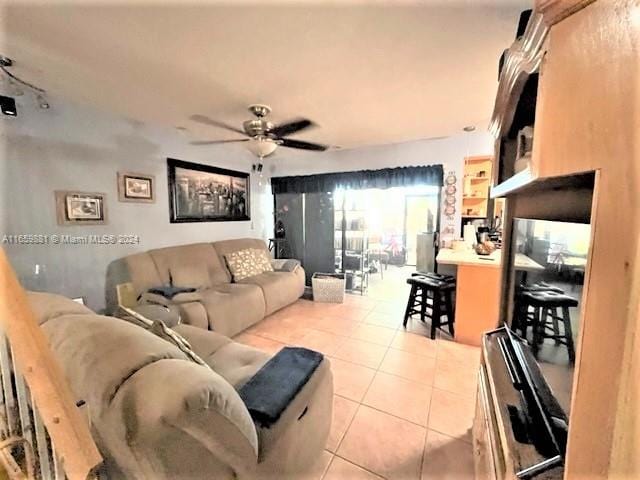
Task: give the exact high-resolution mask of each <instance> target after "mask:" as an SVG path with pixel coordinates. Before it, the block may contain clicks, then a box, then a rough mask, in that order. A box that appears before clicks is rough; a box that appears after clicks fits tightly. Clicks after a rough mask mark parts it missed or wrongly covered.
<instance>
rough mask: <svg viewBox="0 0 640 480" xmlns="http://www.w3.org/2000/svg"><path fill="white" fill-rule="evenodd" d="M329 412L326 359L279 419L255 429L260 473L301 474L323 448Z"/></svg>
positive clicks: (330, 394)
mask: <svg viewBox="0 0 640 480" xmlns="http://www.w3.org/2000/svg"><path fill="white" fill-rule="evenodd" d="M332 409H333V376H332V374H331V366H330V363H329V360H328V359H327V358H326V357H325V359H324V360H323V361H322V363H320V365H319V366H318V368H317V369H316V371H315V372H314V373H313V375H312V376H311V378H310V379H309V381H308V382H307V384H306V385H305V386H304V387H303V388H302V390H300V392H298V394H297V395H296V396H295V398H294V399H293V401H292V402H291V403H290V404H289V406H288V407H287V409H286V410H285V411H284V412H283V413H282V415H281V417H280V419H279V420H278V421H277V422H275V423H274V424H273V425H271V426H270V427H268V428H263V427H260V426H258V427H256V428H257V431H258V442H259V445H260V453H259V462H260V464H261V465H260V469H261V471H279V472H287V473H290V474H294V473H296V472H302V471H304V470H305V469H306V468H308V465H310V464H311V463H312V462H313V460H314V459H315V458H317V456H318V455H320V454H321V453H322V450H323V449H324V448H325V445H326V442H327V438H328V436H329V430H330V428H331V418H332Z"/></svg>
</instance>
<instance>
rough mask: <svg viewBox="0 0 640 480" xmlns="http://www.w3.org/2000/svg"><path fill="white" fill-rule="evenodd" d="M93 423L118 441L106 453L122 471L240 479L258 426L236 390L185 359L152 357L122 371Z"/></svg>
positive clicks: (250, 462)
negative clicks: (127, 371) (132, 372)
mask: <svg viewBox="0 0 640 480" xmlns="http://www.w3.org/2000/svg"><path fill="white" fill-rule="evenodd" d="M94 424H95V426H96V427H97V429H98V430H99V431H100V434H101V435H102V434H103V432H107V434H108V435H109V436H110V437H111V438H110V440H111V441H110V442H109V443H110V445H117V446H120V447H122V448H118V449H116V450H111V449H110V451H109V454H110V456H112V457H114V459H115V460H116V463H117V465H118V467H119V468H120V469H121V470H122V471H123V472H124V474H125V477H126V478H154V479H169V478H205V477H206V476H208V475H210V473H211V472H219V473H220V478H223V477H225V474H224V472H228V474H229V477H232V476H233V475H234V474H241V475H239V476H240V477H241V478H243V477H245V476H246V475H242V474H244V473H247V472H250V471H252V470H253V469H255V466H256V463H257V451H258V440H257V433H256V430H255V427H254V425H253V422H252V420H251V417H250V416H249V412H248V411H247V410H246V408H245V407H244V404H243V403H242V401H241V400H240V397H239V396H238V394H237V392H236V391H235V390H234V388H233V387H232V386H231V385H230V384H229V383H228V382H227V381H226V380H224V379H223V378H222V377H221V376H220V375H218V374H217V373H215V372H213V371H211V370H209V369H207V368H204V367H202V366H199V365H196V364H194V363H192V362H188V361H185V360H175V359H168V360H160V361H156V362H154V363H152V364H150V365H147V366H146V367H144V368H143V369H142V370H140V371H138V372H137V373H136V374H135V375H133V376H131V377H130V378H128V379H127V380H126V381H125V382H124V383H123V384H122V385H121V386H120V388H119V390H118V392H117V393H116V395H115V396H114V398H113V400H112V401H111V403H110V404H109V405H108V407H107V410H106V411H105V412H104V414H103V415H100V416H99V417H98V418H96V420H95V422H94ZM141 459H144V460H142V461H141ZM141 468H144V469H146V470H145V471H144V472H141V471H140V469H141Z"/></svg>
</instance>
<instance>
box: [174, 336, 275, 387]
mask: <svg viewBox="0 0 640 480" xmlns="http://www.w3.org/2000/svg"><path fill="white" fill-rule="evenodd" d="M174 330H175V331H176V332H178V333H179V334H180V335H182V336H183V337H184V338H185V339H186V340H187V341H188V342H189V343H190V344H191V348H192V349H193V351H194V352H196V354H197V355H198V356H199V357H200V358H202V360H204V361H205V363H206V364H207V365H209V367H211V369H212V370H214V371H215V372H216V373H217V374H218V375H220V376H222V377H223V378H224V379H225V380H227V381H228V382H229V383H230V384H231V385H233V386H234V388H235V389H236V390H237V389H239V388H240V387H242V386H243V385H244V384H245V383H246V382H247V381H248V380H249V379H250V378H251V377H253V376H254V375H255V374H256V372H257V371H258V370H260V369H261V368H262V366H263V365H264V364H265V363H267V361H268V360H269V359H270V358H271V355H269V354H268V353H266V352H263V351H261V350H258V349H256V348H253V347H249V346H247V345H242V344H241V343H237V342H234V341H233V340H231V339H229V338H227V337H225V336H223V335H220V334H218V333H216V332H211V331H206V330H202V329H201V328H196V327H192V326H190V325H178V326H176V327H175V328H174Z"/></svg>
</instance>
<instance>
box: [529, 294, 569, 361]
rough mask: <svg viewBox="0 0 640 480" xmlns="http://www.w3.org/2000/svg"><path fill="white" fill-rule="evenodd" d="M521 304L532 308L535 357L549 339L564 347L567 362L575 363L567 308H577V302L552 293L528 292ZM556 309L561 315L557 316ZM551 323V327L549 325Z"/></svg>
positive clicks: (567, 296) (563, 295) (532, 346)
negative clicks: (566, 352)
mask: <svg viewBox="0 0 640 480" xmlns="http://www.w3.org/2000/svg"><path fill="white" fill-rule="evenodd" d="M522 302H523V303H524V305H525V306H526V308H527V310H528V308H529V307H533V325H532V326H533V341H532V345H531V348H532V350H533V354H534V355H535V356H536V357H537V355H538V352H539V350H540V345H541V344H542V342H544V340H545V339H546V338H551V339H553V340H554V341H555V343H556V345H565V346H566V347H567V351H568V354H569V361H570V362H571V363H572V364H573V363H575V361H576V352H575V347H574V345H573V332H572V329H571V315H570V313H569V308H573V307H577V306H578V301H577V300H576V299H575V298H573V297H570V296H569V295H565V294H564V293H558V292H554V291H529V292H524V293H522ZM558 309H561V310H562V315H558ZM560 322H562V324H563V332H562V333H560V325H559V323H560ZM549 323H551V325H549Z"/></svg>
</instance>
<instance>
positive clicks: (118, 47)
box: [0, 0, 530, 148]
mask: <svg viewBox="0 0 640 480" xmlns="http://www.w3.org/2000/svg"><path fill="white" fill-rule="evenodd" d="M0 4H2V8H3V11H2V12H0V18H2V19H3V21H4V25H3V27H2V35H1V36H0V53H2V54H4V55H8V56H10V57H12V58H13V59H14V60H15V62H16V65H15V67H14V68H13V71H14V72H15V73H18V74H19V75H21V76H23V77H24V78H25V79H27V80H29V81H32V82H34V83H36V84H37V85H39V86H42V87H43V88H45V89H47V90H48V91H49V92H51V93H52V94H53V95H56V96H58V95H59V96H61V97H63V98H68V99H70V100H72V101H75V102H79V103H82V104H89V105H92V106H95V107H98V108H101V109H104V110H108V111H112V112H114V113H118V114H122V115H125V116H127V117H130V118H133V119H136V120H140V121H144V122H149V123H156V124H162V125H167V126H171V127H175V126H181V127H186V128H187V129H188V131H189V132H190V133H189V136H190V137H191V138H193V139H194V140H195V139H197V140H203V139H224V138H234V136H236V134H234V133H232V132H226V131H224V130H219V129H217V128H214V127H206V126H202V125H199V124H196V123H194V122H192V121H190V120H189V116H190V115H192V114H196V113H198V114H204V115H207V116H210V117H212V118H215V119H217V120H222V121H225V122H227V123H231V124H234V125H240V123H241V122H242V121H243V120H246V119H247V118H248V116H249V114H248V113H247V111H246V107H247V105H248V104H250V103H267V104H269V105H271V106H272V108H273V114H272V120H273V121H276V122H277V121H283V120H287V119H289V118H292V117H296V116H300V115H303V116H307V117H309V118H311V119H312V120H314V121H315V122H316V123H317V124H318V125H319V126H320V128H316V129H314V130H310V131H308V132H304V133H303V134H300V135H299V138H303V139H305V140H313V141H318V142H323V143H328V144H332V145H339V146H341V147H344V148H352V147H358V146H364V145H373V144H385V143H395V142H402V141H408V140H415V139H423V138H429V137H434V136H446V135H451V134H454V133H458V132H460V130H461V129H462V127H463V126H465V125H477V126H478V129H484V128H486V125H487V124H488V121H489V118H490V115H491V110H492V106H493V98H494V95H495V91H496V87H497V80H496V77H497V63H498V58H499V56H500V53H501V52H502V50H503V49H504V48H506V47H507V46H508V45H509V44H510V43H511V42H512V41H513V37H514V33H515V28H516V24H517V20H518V14H519V12H520V10H522V9H524V8H526V7H527V6H528V5H529V4H530V2H529V1H523V0H510V1H508V0H494V1H490V0H448V1H445V0H441V1H436V0H426V1H421V2H406V1H405V2H398V1H396V2H390V1H387V2H366V3H365V2H363V1H360V2H310V1H298V2H293V1H290V2H287V3H284V2H271V1H262V2H261V1H259V0H255V1H254V3H253V4H251V3H249V2H245V1H242V2H234V3H233V4H230V3H227V4H221V3H219V2H218V3H210V2H196V3H194V2H189V3H184V2H181V3H179V4H178V3H167V2H161V1H157V2H151V1H149V0H138V1H137V2H135V3H134V2H119V1H114V2H113V3H104V2H93V1H84V2H82V3H78V2H75V3H69V2H67V3H64V4H62V3H57V2H51V1H50V2H46V3H42V4H35V3H25V2H20V3H19V4H18V3H14V2H7V1H2V2H1V3H0ZM54 108H55V106H54ZM202 148H211V147H202Z"/></svg>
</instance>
